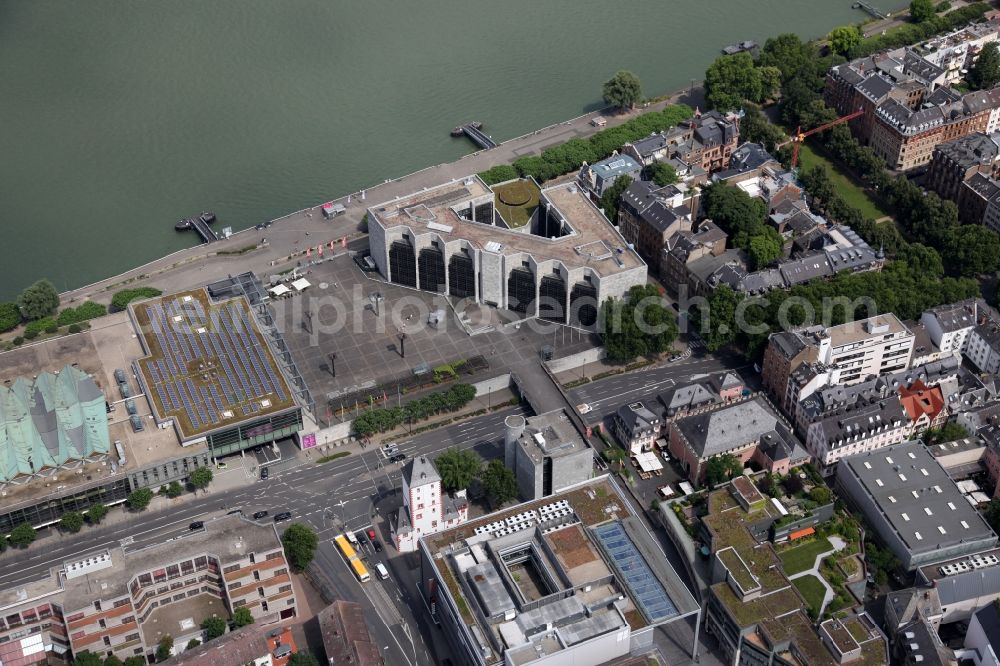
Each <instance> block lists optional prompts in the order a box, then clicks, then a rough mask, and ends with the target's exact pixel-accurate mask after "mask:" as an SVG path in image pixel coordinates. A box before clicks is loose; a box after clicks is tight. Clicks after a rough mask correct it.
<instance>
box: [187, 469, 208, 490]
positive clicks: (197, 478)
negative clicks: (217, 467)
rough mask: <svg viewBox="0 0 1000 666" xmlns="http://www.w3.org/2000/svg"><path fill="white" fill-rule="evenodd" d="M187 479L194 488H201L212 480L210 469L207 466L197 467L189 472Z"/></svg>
mask: <svg viewBox="0 0 1000 666" xmlns="http://www.w3.org/2000/svg"><path fill="white" fill-rule="evenodd" d="M189 480H190V481H191V485H192V486H194V488H195V490H203V489H205V488H207V487H208V484H210V483H211V482H212V470H211V469H209V468H208V467H199V468H197V469H196V470H194V471H193V472H191V476H190V477H189Z"/></svg>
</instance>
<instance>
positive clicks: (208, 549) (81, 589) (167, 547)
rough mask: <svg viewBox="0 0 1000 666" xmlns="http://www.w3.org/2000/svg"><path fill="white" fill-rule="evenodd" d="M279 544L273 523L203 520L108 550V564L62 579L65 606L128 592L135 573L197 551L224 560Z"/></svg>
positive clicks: (232, 517)
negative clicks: (145, 542) (146, 542)
mask: <svg viewBox="0 0 1000 666" xmlns="http://www.w3.org/2000/svg"><path fill="white" fill-rule="evenodd" d="M280 548H281V540H280V539H279V538H278V533H277V532H276V531H275V529H274V524H273V523H266V524H259V523H255V522H253V521H250V520H247V519H245V518H243V517H242V516H238V515H226V516H221V517H219V518H215V519H213V520H206V521H204V529H201V530H192V531H190V532H185V533H184V534H182V535H181V536H178V537H174V538H173V539H170V540H169V541H165V542H162V543H158V544H154V545H151V546H147V547H145V548H139V549H136V550H131V551H127V550H125V549H123V548H116V549H114V550H112V551H110V552H111V561H112V565H111V566H110V567H108V568H105V569H100V570H97V571H94V572H93V573H89V574H84V575H81V576H78V577H76V578H69V579H65V580H64V589H65V606H66V608H67V609H69V610H77V609H79V608H82V607H83V606H86V605H87V604H90V603H92V602H93V601H94V599H109V598H113V597H118V596H121V595H123V594H125V593H126V592H128V584H129V581H131V580H132V578H134V577H135V576H137V575H139V574H141V573H145V572H147V571H150V570H152V569H155V568H157V567H160V566H166V565H169V564H174V563H177V562H180V561H182V560H185V559H189V558H192V557H197V556H199V555H208V554H210V555H215V556H217V557H219V558H221V560H222V562H223V563H225V562H231V561H233V560H239V559H242V558H243V557H244V556H246V555H248V554H249V553H261V552H264V551H271V550H274V549H280Z"/></svg>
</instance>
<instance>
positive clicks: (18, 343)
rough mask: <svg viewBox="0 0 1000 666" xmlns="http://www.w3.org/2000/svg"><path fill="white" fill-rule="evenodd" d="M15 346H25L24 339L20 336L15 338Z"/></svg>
mask: <svg viewBox="0 0 1000 666" xmlns="http://www.w3.org/2000/svg"><path fill="white" fill-rule="evenodd" d="M14 344H15V345H23V344H24V338H23V337H22V336H20V335H19V336H17V337H16V338H14Z"/></svg>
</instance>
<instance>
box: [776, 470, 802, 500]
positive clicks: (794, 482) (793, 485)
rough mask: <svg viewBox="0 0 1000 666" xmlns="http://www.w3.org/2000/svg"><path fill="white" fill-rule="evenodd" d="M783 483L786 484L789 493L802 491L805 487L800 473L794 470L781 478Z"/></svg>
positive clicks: (793, 493) (786, 490)
mask: <svg viewBox="0 0 1000 666" xmlns="http://www.w3.org/2000/svg"><path fill="white" fill-rule="evenodd" d="M781 485H782V486H784V488H785V492H786V493H788V494H789V495H795V494H797V493H800V492H802V489H803V488H804V487H805V484H804V483H802V479H800V478H799V475H798V474H797V473H796V472H795V471H794V470H793V471H792V472H791V473H790V474H789V475H788V476H786V477H785V478H783V479H782V480H781Z"/></svg>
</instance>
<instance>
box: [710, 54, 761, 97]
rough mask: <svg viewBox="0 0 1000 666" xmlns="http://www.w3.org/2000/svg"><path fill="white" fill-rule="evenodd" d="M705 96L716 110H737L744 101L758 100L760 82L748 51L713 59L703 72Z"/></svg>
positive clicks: (759, 74) (759, 76) (759, 75)
mask: <svg viewBox="0 0 1000 666" xmlns="http://www.w3.org/2000/svg"><path fill="white" fill-rule="evenodd" d="M705 89H706V95H705V98H706V100H707V102H708V105H709V106H711V107H712V108H715V109H718V110H719V111H732V110H733V109H738V108H740V106H741V105H742V104H743V101H744V100H749V101H751V102H758V103H759V102H762V101H763V100H764V97H765V94H764V93H765V90H764V82H763V80H762V75H761V73H760V71H759V70H758V69H757V68H756V67H755V66H754V62H753V58H752V57H751V56H750V54H749V53H737V54H736V55H725V56H720V57H719V58H716V59H715V62H713V63H712V64H711V65H710V66H709V68H708V69H707V70H706V71H705Z"/></svg>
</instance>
